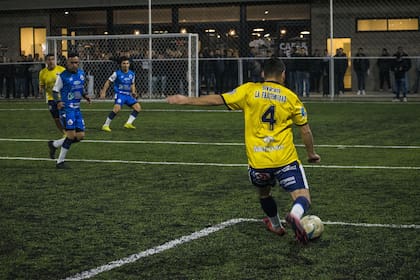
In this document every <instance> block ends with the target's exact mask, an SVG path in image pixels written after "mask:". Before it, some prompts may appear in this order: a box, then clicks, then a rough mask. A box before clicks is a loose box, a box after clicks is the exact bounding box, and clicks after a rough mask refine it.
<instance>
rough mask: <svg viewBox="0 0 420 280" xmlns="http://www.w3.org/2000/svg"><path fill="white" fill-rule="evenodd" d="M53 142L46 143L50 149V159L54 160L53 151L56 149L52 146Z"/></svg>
mask: <svg viewBox="0 0 420 280" xmlns="http://www.w3.org/2000/svg"><path fill="white" fill-rule="evenodd" d="M53 142H54V141H48V148H50V158H51V159H55V151H56V150H57V148H56V147H54V145H53Z"/></svg>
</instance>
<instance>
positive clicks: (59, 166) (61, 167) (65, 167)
mask: <svg viewBox="0 0 420 280" xmlns="http://www.w3.org/2000/svg"><path fill="white" fill-rule="evenodd" d="M55 167H57V169H70V166H68V165H67V164H65V163H64V161H62V162H60V163H57V164H56V165H55Z"/></svg>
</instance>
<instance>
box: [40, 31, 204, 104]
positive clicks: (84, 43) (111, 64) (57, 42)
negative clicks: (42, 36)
mask: <svg viewBox="0 0 420 280" xmlns="http://www.w3.org/2000/svg"><path fill="white" fill-rule="evenodd" d="M150 49H151V51H149V50H150ZM47 50H48V52H49V53H52V54H54V55H55V57H56V58H57V60H58V63H59V64H64V60H65V57H66V55H67V53H70V52H75V53H77V54H79V57H80V60H81V66H80V67H81V68H83V69H84V71H85V73H86V75H87V79H88V92H89V94H90V95H91V96H93V97H98V96H99V93H100V90H101V88H102V87H103V85H104V84H105V82H106V81H107V79H108V78H109V76H110V75H111V74H112V73H113V72H114V71H116V70H117V69H118V68H119V65H118V61H119V59H120V58H121V57H127V58H129V59H130V69H131V70H132V71H134V73H135V74H136V79H135V82H136V89H137V91H138V93H139V94H140V96H141V97H143V98H154V99H155V98H164V97H165V96H166V95H171V94H176V93H181V94H185V95H189V96H196V95H197V93H198V36H197V35H196V34H175V33H173V34H172V33H169V34H153V35H150V36H149V35H107V36H104V35H98V36H58V37H47ZM108 96H109V97H112V96H113V93H112V91H109V92H108Z"/></svg>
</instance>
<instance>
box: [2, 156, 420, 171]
mask: <svg viewBox="0 0 420 280" xmlns="http://www.w3.org/2000/svg"><path fill="white" fill-rule="evenodd" d="M0 160H28V161H55V160H54V159H50V158H34V157H3V156H0ZM66 161H68V162H93V163H123V164H146V165H147V164H149V165H187V166H220V167H248V164H244V163H215V162H176V161H174V162H170V161H139V160H117V159H66ZM303 166H304V167H305V168H330V169H391V170H420V166H368V165H365V166H364V165H353V166H350V165H349V166H347V165H318V164H313V165H303Z"/></svg>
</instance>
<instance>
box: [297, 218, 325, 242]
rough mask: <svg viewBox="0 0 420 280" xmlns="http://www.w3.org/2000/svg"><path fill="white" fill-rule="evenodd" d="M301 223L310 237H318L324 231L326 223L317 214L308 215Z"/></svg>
mask: <svg viewBox="0 0 420 280" xmlns="http://www.w3.org/2000/svg"><path fill="white" fill-rule="evenodd" d="M300 224H301V225H302V227H303V228H304V229H305V231H306V234H307V235H308V239H316V238H318V237H320V236H321V234H322V232H323V231H324V224H323V223H322V221H321V219H320V218H319V217H318V216H315V215H307V216H305V217H303V218H302V219H301V220H300Z"/></svg>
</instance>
